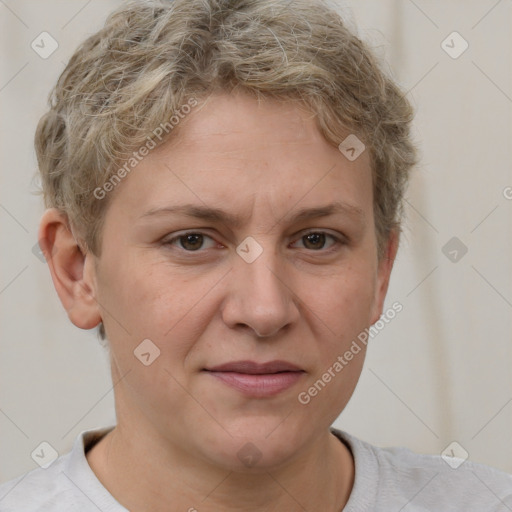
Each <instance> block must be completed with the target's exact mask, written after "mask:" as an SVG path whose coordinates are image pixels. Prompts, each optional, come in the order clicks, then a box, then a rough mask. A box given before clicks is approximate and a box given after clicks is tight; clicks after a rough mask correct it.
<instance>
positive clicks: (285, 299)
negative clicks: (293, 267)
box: [222, 249, 299, 337]
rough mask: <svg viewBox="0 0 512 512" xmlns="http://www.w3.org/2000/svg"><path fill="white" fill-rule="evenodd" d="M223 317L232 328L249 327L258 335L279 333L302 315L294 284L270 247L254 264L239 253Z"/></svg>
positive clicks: (265, 335) (223, 309)
mask: <svg viewBox="0 0 512 512" xmlns="http://www.w3.org/2000/svg"><path fill="white" fill-rule="evenodd" d="M229 279H230V283H229V291H228V295H227V298H226V300H225V301H224V304H223V308H222V318H223V320H224V322H225V323H226V325H228V326H229V327H230V328H232V329H243V328H245V329H249V330H252V331H254V333H256V335H257V336H258V337H271V336H274V335H277V334H278V333H279V332H280V331H281V330H283V329H285V328H286V327H287V326H290V325H291V324H293V323H295V322H296V321H297V320H298V318H299V309H298V307H297V302H296V300H297V298H296V297H295V295H294V293H293V291H292V290H293V283H292V282H290V278H289V273H287V272H286V271H285V267H284V264H283V263H282V262H280V261H279V257H278V256H277V255H276V254H274V251H272V250H270V249H264V250H263V252H262V254H261V255H260V256H259V257H258V258H257V259H256V260H255V261H253V262H252V263H248V262H246V261H245V260H244V259H242V258H241V257H239V256H238V255H235V261H234V265H233V270H232V272H230V273H229Z"/></svg>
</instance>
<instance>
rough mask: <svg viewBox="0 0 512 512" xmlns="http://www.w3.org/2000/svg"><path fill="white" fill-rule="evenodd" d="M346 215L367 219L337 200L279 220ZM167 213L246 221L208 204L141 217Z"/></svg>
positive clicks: (236, 223)
mask: <svg viewBox="0 0 512 512" xmlns="http://www.w3.org/2000/svg"><path fill="white" fill-rule="evenodd" d="M336 214H340V215H345V216H347V217H351V218H354V219H355V220H360V221H363V222H364V220H365V214H364V211H363V210H362V209H361V208H359V207H358V206H355V205H351V204H348V203H344V202H341V201H335V202H333V203H330V204H327V205H325V206H318V207H313V208H302V209H300V210H298V211H297V212H296V213H294V214H292V215H285V216H284V217H282V218H281V219H279V220H278V221H277V222H281V221H282V220H283V219H284V218H286V217H288V221H289V222H300V221H306V220H309V219H316V218H321V217H328V216H331V215H336ZM165 215H184V216H186V217H194V218H196V219H202V220H205V221H210V222H219V223H223V224H228V225H232V226H235V227H237V228H239V227H241V226H242V225H243V223H244V220H245V219H244V218H243V217H241V216H239V215H233V214H230V213H228V212H226V211H224V210H221V209H220V208H212V207H207V206H199V205H196V204H183V205H176V206H166V207H162V208H152V209H151V210H149V211H147V212H145V213H143V214H142V215H141V217H140V218H146V217H154V216H165Z"/></svg>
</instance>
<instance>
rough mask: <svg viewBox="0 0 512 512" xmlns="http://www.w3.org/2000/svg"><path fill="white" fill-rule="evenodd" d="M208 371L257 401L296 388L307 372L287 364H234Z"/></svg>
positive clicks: (206, 369) (248, 362)
mask: <svg viewBox="0 0 512 512" xmlns="http://www.w3.org/2000/svg"><path fill="white" fill-rule="evenodd" d="M204 371H205V372H207V373H208V374H209V375H211V376H212V377H214V378H216V379H218V380H220V381H221V382H222V383H223V384H225V385H227V386H229V387H231V388H232V389H235V390H237V391H238V392H240V393H242V394H244V395H246V396H250V397H254V398H265V397H271V396H275V395H277V394H279V393H281V392H283V391H285V390H287V389H289V388H290V387H292V386H293V385H294V384H296V383H297V382H298V381H299V380H300V379H301V378H302V377H303V375H305V373H306V372H305V371H304V370H302V369H301V368H299V367H297V366H295V365H294V364H291V363H288V362H287V361H270V362H268V363H256V362H254V361H233V362H230V363H225V364H222V365H218V366H213V367H211V368H205V369H204Z"/></svg>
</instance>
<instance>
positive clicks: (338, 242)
mask: <svg viewBox="0 0 512 512" xmlns="http://www.w3.org/2000/svg"><path fill="white" fill-rule="evenodd" d="M312 234H321V235H326V236H327V237H330V238H331V239H333V240H334V243H333V245H332V246H331V247H330V248H329V249H327V250H324V249H316V250H315V249H306V250H307V251H309V252H312V253H323V254H330V253H331V252H334V251H335V250H337V249H338V247H339V246H344V245H347V239H346V238H344V237H338V236H335V235H333V234H331V233H328V232H326V231H319V230H316V231H315V230H313V231H308V232H307V233H304V234H303V235H302V236H301V237H299V238H298V239H297V240H296V241H298V240H301V239H302V238H304V237H306V236H308V235H312ZM188 235H201V236H203V237H207V238H210V239H211V240H213V238H212V237H211V236H210V235H207V234H206V233H203V232H202V231H186V232H183V233H181V234H179V235H176V236H174V237H172V238H170V239H168V240H165V239H164V240H163V241H162V244H163V245H164V246H169V247H171V246H173V244H174V242H177V241H179V240H180V239H182V238H184V237H186V236H188ZM294 243H295V242H294ZM178 250H179V251H182V252H185V253H188V254H200V253H204V252H205V250H201V249H198V250H196V251H189V250H187V249H183V248H182V247H178Z"/></svg>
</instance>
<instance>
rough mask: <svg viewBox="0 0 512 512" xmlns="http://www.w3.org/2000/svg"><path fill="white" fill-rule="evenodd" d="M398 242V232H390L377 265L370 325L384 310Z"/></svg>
mask: <svg viewBox="0 0 512 512" xmlns="http://www.w3.org/2000/svg"><path fill="white" fill-rule="evenodd" d="M399 241H400V235H399V232H398V231H397V230H392V231H391V232H390V234H389V237H388V240H387V243H386V251H385V254H384V256H383V258H382V259H381V261H379V264H378V271H377V283H376V289H375V301H374V310H373V313H372V318H371V324H372V325H373V324H374V323H375V322H376V321H377V320H378V319H379V318H380V316H381V315H382V311H383V309H384V300H385V298H386V294H387V292H388V287H389V280H390V277H391V271H392V270H393V264H394V262H395V258H396V254H397V252H398V245H399Z"/></svg>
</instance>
